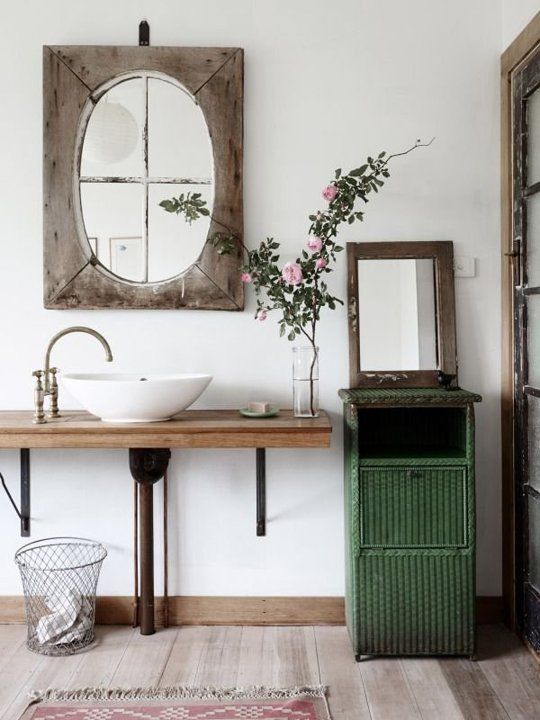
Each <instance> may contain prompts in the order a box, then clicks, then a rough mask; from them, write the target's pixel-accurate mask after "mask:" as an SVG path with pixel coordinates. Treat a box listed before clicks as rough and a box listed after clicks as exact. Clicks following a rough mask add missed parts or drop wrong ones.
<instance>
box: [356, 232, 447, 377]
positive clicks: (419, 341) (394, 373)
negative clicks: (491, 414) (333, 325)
mask: <svg viewBox="0 0 540 720" xmlns="http://www.w3.org/2000/svg"><path fill="white" fill-rule="evenodd" d="M347 267H348V283H347V286H348V290H347V295H348V298H347V299H348V317H349V364H350V385H351V387H381V386H383V387H384V386H391V387H395V388H402V387H438V386H445V387H451V386H453V385H455V384H456V383H457V360H456V320H455V298H454V250H453V245H452V242H449V241H441V242H372V243H371V242H370V243H353V242H351V243H347Z"/></svg>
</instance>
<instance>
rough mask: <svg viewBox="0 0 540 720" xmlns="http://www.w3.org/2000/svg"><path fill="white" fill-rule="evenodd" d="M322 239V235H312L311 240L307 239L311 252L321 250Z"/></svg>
mask: <svg viewBox="0 0 540 720" xmlns="http://www.w3.org/2000/svg"><path fill="white" fill-rule="evenodd" d="M322 245H323V243H322V240H321V238H320V237H317V236H316V235H312V236H311V237H310V238H309V240H308V241H307V246H308V248H309V249H310V250H311V252H319V251H320V249H321V248H322Z"/></svg>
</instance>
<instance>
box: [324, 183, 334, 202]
mask: <svg viewBox="0 0 540 720" xmlns="http://www.w3.org/2000/svg"><path fill="white" fill-rule="evenodd" d="M337 192H338V191H337V187H336V186H335V185H327V186H326V187H325V188H324V190H323V191H322V196H323V198H324V199H325V200H328V202H332V200H333V199H334V198H335V197H336V195H337Z"/></svg>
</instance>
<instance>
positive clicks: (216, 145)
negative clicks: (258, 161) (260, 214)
mask: <svg viewBox="0 0 540 720" xmlns="http://www.w3.org/2000/svg"><path fill="white" fill-rule="evenodd" d="M134 71H147V72H156V73H161V74H164V75H166V76H169V77H171V78H173V79H174V80H175V81H176V82H178V83H180V84H181V85H182V86H183V87H184V88H185V89H186V90H187V91H188V92H189V93H190V94H191V95H192V96H193V98H194V99H195V100H196V102H197V103H198V104H199V107H200V108H201V110H202V113H203V115H204V119H205V121H206V124H207V127H208V131H209V135H210V139H211V143H212V154H213V163H214V203H213V209H212V220H211V222H210V227H209V231H208V235H207V238H206V243H205V244H204V247H203V249H202V252H201V254H200V256H199V258H198V259H197V261H196V262H195V263H193V265H191V266H190V267H189V268H188V269H187V270H185V271H184V272H182V273H180V274H178V275H176V276H175V277H172V278H170V279H168V280H164V281H162V282H152V283H137V282H132V281H129V280H122V279H121V278H119V277H117V276H115V275H114V274H113V273H111V272H110V271H109V270H108V269H107V268H105V267H104V266H103V265H102V264H101V263H100V261H99V260H98V258H97V257H96V255H95V254H94V253H93V252H92V250H91V249H90V244H89V243H88V238H87V237H86V231H85V230H84V225H83V224H81V223H80V222H78V217H77V203H78V202H79V203H80V200H79V198H78V197H76V192H75V191H74V185H76V183H74V177H77V176H76V173H79V172H80V154H81V146H82V139H81V137H80V135H81V130H80V127H79V126H80V119H81V113H82V111H83V108H84V107H85V105H86V104H87V102H88V100H89V98H92V97H93V94H94V93H95V92H96V90H97V89H99V88H100V87H101V86H102V85H103V84H104V83H107V82H109V81H110V80H111V79H112V78H116V77H121V76H122V75H124V74H126V73H133V72H134ZM243 74H244V55H243V50H242V49H241V48H175V47H109V46H54V47H49V46H46V47H44V48H43V104H44V122H43V128H44V161H43V175H44V177H43V182H44V185H43V196H44V211H43V233H44V306H45V307H46V308H54V309H67V308H87V309H94V308H192V309H205V310H206V309H208V310H242V309H243V307H244V291H243V285H242V282H241V279H240V266H241V265H242V261H243V258H242V253H241V249H240V243H239V244H238V250H237V251H235V252H233V253H231V254H230V255H219V254H218V252H217V250H216V248H215V247H214V245H213V244H212V242H211V238H212V236H213V235H214V234H215V233H216V232H223V231H224V227H225V228H229V229H230V230H231V231H232V233H233V234H234V235H235V237H236V238H237V239H238V240H240V241H242V239H243V189H242V168H243ZM79 210H80V208H79ZM81 226H82V227H81Z"/></svg>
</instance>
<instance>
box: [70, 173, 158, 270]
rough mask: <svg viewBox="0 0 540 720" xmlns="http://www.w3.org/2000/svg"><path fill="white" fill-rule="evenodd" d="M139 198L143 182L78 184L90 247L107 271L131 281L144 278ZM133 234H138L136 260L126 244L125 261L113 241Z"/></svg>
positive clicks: (134, 235) (140, 199) (133, 235)
mask: <svg viewBox="0 0 540 720" xmlns="http://www.w3.org/2000/svg"><path fill="white" fill-rule="evenodd" d="M142 202H143V186H142V185H139V184H135V183H117V184H114V185H113V184H111V185H108V184H106V183H82V184H81V204H82V207H83V208H84V220H85V225H86V233H87V236H88V241H89V244H90V249H91V251H92V252H93V253H94V255H95V256H96V257H97V258H98V259H99V261H100V262H101V263H102V264H103V265H105V267H107V268H109V269H110V270H111V272H113V273H115V275H118V276H119V277H122V278H124V279H126V280H131V281H132V282H143V280H144V266H143V252H142V251H143V246H142V235H141V207H142ZM113 208H114V211H112V209H113ZM133 237H136V238H138V244H139V250H138V251H137V253H136V256H137V258H138V261H137V262H135V260H134V257H135V253H134V252H133V250H134V249H133V247H131V248H130V252H129V258H130V259H129V261H127V258H125V259H124V260H120V259H119V258H118V250H117V249H115V244H114V242H113V241H114V240H115V239H117V238H133ZM115 258H116V259H115Z"/></svg>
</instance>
